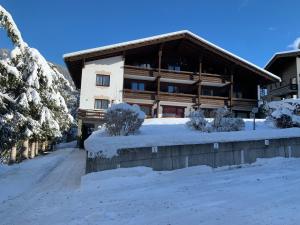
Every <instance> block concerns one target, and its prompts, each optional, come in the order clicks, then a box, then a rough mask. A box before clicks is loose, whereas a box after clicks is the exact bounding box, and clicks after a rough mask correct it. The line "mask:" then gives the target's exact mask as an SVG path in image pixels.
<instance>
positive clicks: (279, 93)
mask: <svg viewBox="0 0 300 225" xmlns="http://www.w3.org/2000/svg"><path fill="white" fill-rule="evenodd" d="M266 70H268V71H270V72H272V73H276V74H277V75H278V76H279V77H280V78H281V82H274V83H272V84H269V85H268V96H267V98H268V99H269V100H280V99H284V98H294V97H296V98H299V96H300V90H299V84H300V79H299V74H300V50H298V51H290V52H283V53H277V54H275V55H274V56H273V58H272V59H271V60H270V61H269V63H268V64H267V65H266Z"/></svg>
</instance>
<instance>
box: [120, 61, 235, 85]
mask: <svg viewBox="0 0 300 225" xmlns="http://www.w3.org/2000/svg"><path fill="white" fill-rule="evenodd" d="M124 74H125V75H133V76H141V77H157V76H158V69H157V68H150V69H149V68H141V67H136V66H129V65H125V66H124ZM160 76H161V78H164V79H173V80H182V81H195V82H196V81H198V80H199V73H194V72H189V71H174V70H166V69H161V72H160ZM125 77H126V76H125ZM201 81H202V82H204V83H206V84H205V85H209V83H215V84H227V83H230V77H229V76H228V75H220V74H210V73H202V74H201Z"/></svg>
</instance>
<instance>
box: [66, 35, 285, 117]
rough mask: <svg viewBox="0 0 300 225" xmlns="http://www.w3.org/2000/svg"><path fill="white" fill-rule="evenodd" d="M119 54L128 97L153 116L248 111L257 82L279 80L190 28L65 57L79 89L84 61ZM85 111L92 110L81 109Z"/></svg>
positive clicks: (256, 95) (131, 101) (88, 114)
mask: <svg viewBox="0 0 300 225" xmlns="http://www.w3.org/2000/svg"><path fill="white" fill-rule="evenodd" d="M119 55H122V56H123V60H124V68H123V71H124V74H123V83H124V87H123V90H122V93H123V101H124V102H127V103H129V104H138V105H140V106H142V108H143V109H145V110H146V111H147V115H148V116H151V117H160V116H169V115H173V114H174V115H175V116H177V117H178V116H187V115H188V113H189V111H191V110H194V109H197V108H201V109H203V110H207V111H211V110H214V109H216V108H219V107H223V106H227V107H228V108H230V109H231V110H232V111H233V112H236V113H239V112H242V113H244V115H249V112H250V111H251V110H252V109H253V107H255V106H257V99H258V90H257V87H258V85H260V86H263V85H267V84H269V83H272V82H274V81H278V80H279V78H277V77H276V76H275V75H274V76H273V75H272V74H270V73H268V72H267V71H265V70H263V69H261V68H259V67H257V66H255V65H253V64H251V63H249V62H247V61H245V60H243V59H241V58H239V57H237V56H235V55H233V54H231V53H229V52H227V51H225V50H223V49H221V48H219V47H217V46H215V45H213V44H211V43H209V42H207V41H205V40H203V39H201V38H200V37H198V36H196V35H194V34H192V33H191V32H188V31H183V32H177V33H172V34H170V35H162V36H157V37H152V38H149V39H142V40H141V41H133V42H130V43H127V44H120V45H114V46H111V47H106V48H105V47H104V48H102V49H99V50H97V49H96V50H92V51H86V52H83V53H78V54H73V55H69V56H65V62H66V64H67V66H68V69H69V71H70V73H71V76H72V78H73V79H74V82H75V84H76V85H77V87H79V88H80V85H81V83H80V82H81V69H82V68H83V65H84V63H85V62H89V61H93V60H97V59H103V58H107V57H113V56H119ZM91 110H92V109H91ZM85 111H86V110H85ZM97 113H98V112H97ZM95 115H96V114H95ZM85 116H86V117H88V116H89V117H91V112H81V113H80V118H85ZM101 116H103V114H101ZM96 117H97V116H96ZM99 118H100V114H99Z"/></svg>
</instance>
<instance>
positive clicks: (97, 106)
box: [95, 99, 109, 109]
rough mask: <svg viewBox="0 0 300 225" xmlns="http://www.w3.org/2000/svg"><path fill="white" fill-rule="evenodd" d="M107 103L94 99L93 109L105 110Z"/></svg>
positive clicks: (106, 101)
mask: <svg viewBox="0 0 300 225" xmlns="http://www.w3.org/2000/svg"><path fill="white" fill-rule="evenodd" d="M108 104H109V101H108V100H106V99H95V109H107V108H108Z"/></svg>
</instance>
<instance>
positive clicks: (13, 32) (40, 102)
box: [0, 6, 73, 151]
mask: <svg viewBox="0 0 300 225" xmlns="http://www.w3.org/2000/svg"><path fill="white" fill-rule="evenodd" d="M0 26H1V27H2V28H3V29H5V30H6V32H7V35H8V37H9V38H10V40H11V41H12V43H13V45H14V49H13V50H12V51H11V53H10V57H8V58H5V59H2V60H0V85H1V87H0V126H1V134H2V135H1V136H0V142H1V146H0V149H1V150H2V151H4V150H8V149H10V148H11V147H12V146H14V145H16V144H18V143H19V142H22V141H24V140H28V139H30V141H45V140H53V139H56V138H59V137H61V136H62V134H63V133H64V132H66V131H67V130H68V129H69V128H70V126H71V124H72V122H73V117H72V116H71V115H70V114H69V110H68V108H67V105H66V98H67V97H68V94H67V93H70V92H71V91H72V88H71V86H70V84H69V82H68V81H67V80H66V79H65V78H64V77H63V75H62V74H60V73H59V72H58V71H57V69H56V68H55V67H54V66H53V65H52V64H49V63H48V62H47V61H46V60H45V58H44V57H43V56H42V55H41V54H40V53H39V51H38V50H37V49H34V48H31V47H29V46H28V45H27V44H26V43H25V42H24V41H23V38H22V36H21V33H20V32H19V30H18V28H17V26H16V24H15V22H14V21H13V19H12V17H11V15H10V14H9V13H8V12H7V11H6V10H5V9H4V8H3V7H2V6H0Z"/></svg>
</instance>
